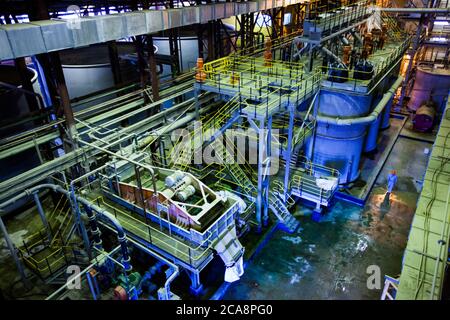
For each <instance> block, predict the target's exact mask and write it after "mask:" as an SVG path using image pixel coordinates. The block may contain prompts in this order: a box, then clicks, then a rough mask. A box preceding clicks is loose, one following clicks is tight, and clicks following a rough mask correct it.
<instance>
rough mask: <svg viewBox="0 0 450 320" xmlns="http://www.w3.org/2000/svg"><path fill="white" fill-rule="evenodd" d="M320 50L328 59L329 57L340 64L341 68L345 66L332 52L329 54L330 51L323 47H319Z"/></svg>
mask: <svg viewBox="0 0 450 320" xmlns="http://www.w3.org/2000/svg"><path fill="white" fill-rule="evenodd" d="M320 50H321V51H322V52H323V53H325V54H326V55H327V56H328V57H330V58H331V59H333V60H334V61H336V62H337V63H339V64H342V65H343V66H345V63H343V62H342V60H341V58H339V57H338V56H336V55H335V54H334V53H333V52H331V51H330V50H328V49H327V48H325V47H322V46H321V47H320Z"/></svg>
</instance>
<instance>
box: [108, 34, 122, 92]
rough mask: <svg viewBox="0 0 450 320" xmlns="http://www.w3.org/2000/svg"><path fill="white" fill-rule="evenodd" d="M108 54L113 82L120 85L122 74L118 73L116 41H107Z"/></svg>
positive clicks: (118, 63)
mask: <svg viewBox="0 0 450 320" xmlns="http://www.w3.org/2000/svg"><path fill="white" fill-rule="evenodd" d="M108 54H109V61H110V62H111V71H112V73H113V77H114V84H115V85H116V86H117V85H120V84H121V83H122V82H123V80H122V75H121V73H120V62H119V53H118V50H117V43H116V42H115V41H110V42H108Z"/></svg>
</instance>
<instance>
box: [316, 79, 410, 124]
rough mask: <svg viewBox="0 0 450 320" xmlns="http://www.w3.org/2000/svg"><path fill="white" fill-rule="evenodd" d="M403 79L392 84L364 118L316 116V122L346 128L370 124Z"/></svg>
mask: <svg viewBox="0 0 450 320" xmlns="http://www.w3.org/2000/svg"><path fill="white" fill-rule="evenodd" d="M402 82H403V77H402V76H399V77H398V78H397V80H396V81H395V82H394V84H393V85H392V87H391V88H390V89H389V90H388V91H387V92H386V93H385V94H384V96H383V98H382V99H381V100H380V102H379V103H378V104H377V106H376V107H375V109H374V110H373V111H372V113H371V114H369V115H367V116H364V117H357V118H347V119H340V118H335V117H327V116H319V115H318V116H316V120H317V121H318V122H321V123H326V124H334V125H338V126H347V125H353V124H370V123H372V122H375V121H376V120H377V118H378V116H379V114H380V113H381V112H383V109H384V108H385V107H386V105H387V104H388V103H389V101H390V100H391V99H392V97H393V95H394V94H395V91H397V89H398V87H399V86H400V85H401V84H402Z"/></svg>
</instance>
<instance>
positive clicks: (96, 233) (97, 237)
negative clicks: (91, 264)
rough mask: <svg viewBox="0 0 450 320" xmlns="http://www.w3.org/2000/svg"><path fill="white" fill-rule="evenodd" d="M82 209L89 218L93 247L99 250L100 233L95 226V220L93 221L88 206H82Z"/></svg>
mask: <svg viewBox="0 0 450 320" xmlns="http://www.w3.org/2000/svg"><path fill="white" fill-rule="evenodd" d="M83 207H84V211H86V214H87V216H88V218H89V225H90V227H91V233H92V235H93V237H94V247H96V248H97V249H99V250H101V249H102V247H103V246H102V239H101V238H100V236H101V234H102V233H101V232H100V229H99V228H98V226H97V220H96V219H95V215H94V213H93V212H92V209H91V208H90V207H89V206H87V205H85V204H83Z"/></svg>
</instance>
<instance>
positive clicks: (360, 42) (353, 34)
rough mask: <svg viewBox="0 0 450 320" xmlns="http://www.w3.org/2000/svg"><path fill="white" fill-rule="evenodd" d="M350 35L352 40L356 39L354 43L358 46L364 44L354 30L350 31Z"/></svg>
mask: <svg viewBox="0 0 450 320" xmlns="http://www.w3.org/2000/svg"><path fill="white" fill-rule="evenodd" d="M350 33H351V34H352V36H353V38H355V39H356V41H357V42H358V44H359V45H360V46H362V45H363V44H364V42H363V40H362V39H361V36H360V35H359V33H358V32H356V30H351V31H350Z"/></svg>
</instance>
